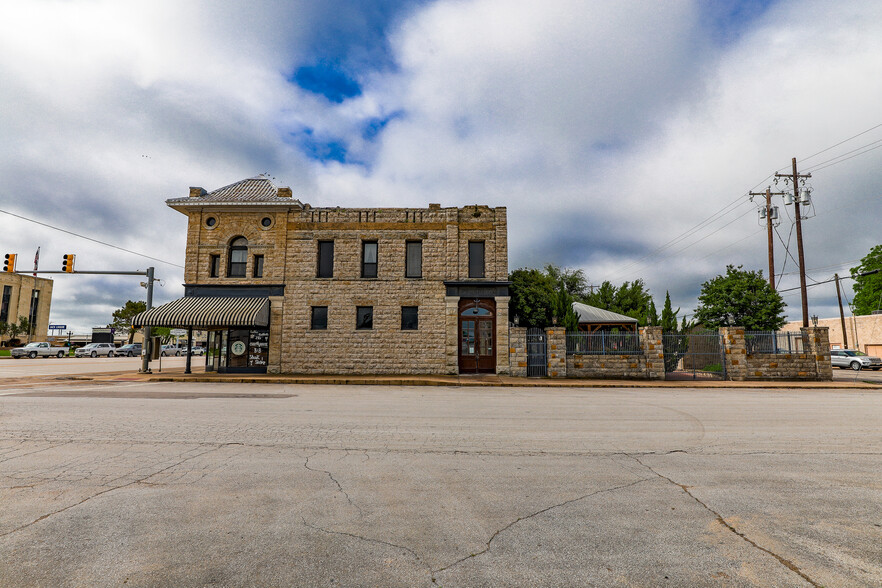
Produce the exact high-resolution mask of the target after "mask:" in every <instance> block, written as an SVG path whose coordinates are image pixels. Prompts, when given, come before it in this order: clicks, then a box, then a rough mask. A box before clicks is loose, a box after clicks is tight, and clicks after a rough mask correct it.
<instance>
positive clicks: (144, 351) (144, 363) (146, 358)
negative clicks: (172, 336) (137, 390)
mask: <svg viewBox="0 0 882 588" xmlns="http://www.w3.org/2000/svg"><path fill="white" fill-rule="evenodd" d="M153 280H154V278H153V268H152V267H148V268H147V310H150V309H151V308H153ZM151 330H152V329H151V328H150V327H144V342H143V343H142V344H141V373H142V374H149V373H151V370H150V354H151V352H152V349H151V348H150V347H151V339H150V331H151ZM189 360H190V359H189V357H188V358H187V361H189ZM160 367H161V366H160Z"/></svg>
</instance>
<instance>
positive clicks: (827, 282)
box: [779, 269, 882, 292]
mask: <svg viewBox="0 0 882 588" xmlns="http://www.w3.org/2000/svg"><path fill="white" fill-rule="evenodd" d="M880 271H882V270H878V269H874V270H870V271H868V272H863V273H860V274H854V275H852V276H841V277H840V278H839V279H840V280H853V279H855V278H856V277H859V276H869V275H871V274H877V273H879V272H880ZM835 281H836V278H830V279H829V280H824V281H823V282H815V283H814V284H808V285H807V287H808V288H811V287H812V286H820V285H821V284H829V283H830V282H835ZM799 289H800V287H799V286H798V287H796V288H787V289H786V290H779V292H791V291H793V290H799Z"/></svg>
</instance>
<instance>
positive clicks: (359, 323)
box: [355, 306, 374, 331]
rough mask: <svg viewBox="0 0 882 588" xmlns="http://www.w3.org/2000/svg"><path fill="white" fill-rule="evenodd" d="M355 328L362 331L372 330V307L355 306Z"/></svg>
mask: <svg viewBox="0 0 882 588" xmlns="http://www.w3.org/2000/svg"><path fill="white" fill-rule="evenodd" d="M355 328H356V330H359V331H364V330H368V329H373V328H374V307H373V306H356V307H355Z"/></svg>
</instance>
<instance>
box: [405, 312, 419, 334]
mask: <svg viewBox="0 0 882 588" xmlns="http://www.w3.org/2000/svg"><path fill="white" fill-rule="evenodd" d="M419 329H420V307H419V306H402V307H401V330H402V331H418V330H419Z"/></svg>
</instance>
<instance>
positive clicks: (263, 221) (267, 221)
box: [260, 216, 273, 227]
mask: <svg viewBox="0 0 882 588" xmlns="http://www.w3.org/2000/svg"><path fill="white" fill-rule="evenodd" d="M260 224H261V225H262V226H264V227H269V226H270V225H272V224H273V219H271V218H270V217H268V216H265V217H263V218H262V219H261V220H260Z"/></svg>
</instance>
